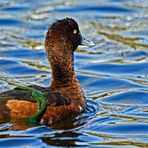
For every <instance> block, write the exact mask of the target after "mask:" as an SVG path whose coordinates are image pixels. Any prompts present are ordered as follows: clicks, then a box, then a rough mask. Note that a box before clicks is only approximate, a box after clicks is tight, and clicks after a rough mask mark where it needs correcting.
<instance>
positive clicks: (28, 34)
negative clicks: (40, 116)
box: [0, 0, 148, 148]
mask: <svg viewBox="0 0 148 148" xmlns="http://www.w3.org/2000/svg"><path fill="white" fill-rule="evenodd" d="M64 17H72V18H75V19H76V20H77V21H78V23H79V25H80V30H81V32H82V34H83V35H84V36H85V37H87V38H89V39H91V40H93V41H94V42H95V43H96V46H95V47H93V48H86V47H79V48H78V49H77V51H76V53H75V70H76V73H77V77H78V79H79V81H80V83H81V85H82V86H83V88H84V91H85V94H86V97H87V102H88V109H87V110H88V111H87V112H86V113H83V114H81V115H79V116H78V117H76V118H74V119H68V120H66V121H61V122H59V123H57V124H54V125H52V126H51V127H48V126H45V125H30V124H27V123H23V122H21V121H12V122H8V121H6V120H1V121H0V147H15V148H16V147H54V146H55V147H57V146H61V147H64V146H66V147H68V146H75V147H78V146H82V147H85V146H86V147H101V148H102V147H105V148H106V147H128V148H129V147H148V1H147V0H140V1H139V0H120V1H117V0H92V1H89V0H81V1H80V0H79V1H78V0H65V1H64V0H59V1H56V0H50V1H44V0H40V1H37V0H36V1H35V0H28V1H27V0H0V34H1V35H0V92H4V91H7V90H10V89H13V88H14V86H13V85H11V84H10V82H12V81H13V82H20V83H21V84H37V85H40V86H48V85H49V83H50V78H51V69H50V67H49V65H48V61H47V58H46V54H45V51H44V35H45V32H46V30H47V27H48V26H49V25H50V24H51V23H52V22H53V21H55V20H56V19H61V18H64Z"/></svg>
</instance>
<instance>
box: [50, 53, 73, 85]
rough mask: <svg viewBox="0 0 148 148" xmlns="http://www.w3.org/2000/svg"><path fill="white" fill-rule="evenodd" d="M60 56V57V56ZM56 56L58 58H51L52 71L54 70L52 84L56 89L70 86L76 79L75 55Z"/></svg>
mask: <svg viewBox="0 0 148 148" xmlns="http://www.w3.org/2000/svg"><path fill="white" fill-rule="evenodd" d="M59 54H60V55H59ZM59 54H55V55H58V56H55V55H54V56H53V57H51V58H52V60H50V63H51V69H52V83H51V85H54V86H55V87H60V86H62V87H63V86H67V85H68V86H69V85H71V83H72V81H73V78H75V72H74V58H73V56H74V55H73V54H69V53H64V55H61V54H62V53H59Z"/></svg>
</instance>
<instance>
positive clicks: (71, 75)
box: [0, 18, 94, 123]
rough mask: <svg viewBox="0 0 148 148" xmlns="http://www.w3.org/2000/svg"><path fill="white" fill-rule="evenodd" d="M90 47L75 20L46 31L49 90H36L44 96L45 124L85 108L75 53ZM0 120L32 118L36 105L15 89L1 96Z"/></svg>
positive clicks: (24, 92) (26, 95) (58, 23)
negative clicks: (76, 68)
mask: <svg viewBox="0 0 148 148" xmlns="http://www.w3.org/2000/svg"><path fill="white" fill-rule="evenodd" d="M82 44H84V45H88V46H93V45H94V44H93V43H92V42H91V41H88V40H85V39H84V38H82V36H81V33H80V31H79V27H78V24H77V22H76V21H75V20H73V19H70V18H66V19H63V20H58V21H57V22H55V23H53V24H52V25H51V27H49V29H48V31H47V34H46V39H45V48H46V52H47V56H48V60H49V62H50V64H51V69H52V82H51V85H50V86H49V87H48V88H42V87H39V86H35V88H36V89H38V90H41V91H42V92H44V93H45V95H46V98H47V108H46V111H45V113H44V115H43V117H42V118H43V119H44V120H46V121H48V123H53V122H56V121H59V120H61V119H63V118H66V117H69V116H73V115H77V114H79V113H81V112H83V111H84V110H85V108H86V101H85V97H84V94H83V90H82V89H81V86H80V84H79V81H78V80H77V78H76V76H75V72H74V57H73V56H74V51H75V50H76V48H77V47H78V45H82ZM0 106H1V108H0V118H6V117H10V118H22V117H29V116H32V115H34V114H35V113H36V112H37V104H36V102H35V101H34V100H33V98H32V97H31V92H30V91H27V90H20V89H15V90H12V91H8V92H4V93H1V94H0Z"/></svg>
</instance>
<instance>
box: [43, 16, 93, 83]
mask: <svg viewBox="0 0 148 148" xmlns="http://www.w3.org/2000/svg"><path fill="white" fill-rule="evenodd" d="M84 43H85V44H87V45H88V46H93V45H94V44H93V42H91V41H88V40H86V39H84V38H83V37H82V35H81V33H80V31H79V27H78V24H77V22H76V21H75V20H74V19H71V18H66V19H62V20H57V21H56V22H55V23H53V24H52V25H51V26H50V27H49V28H48V31H47V34H46V38H45V49H46V52H47V55H48V60H49V62H50V64H51V68H52V75H53V80H57V81H59V82H60V83H65V82H67V81H69V79H70V78H71V77H73V76H74V68H73V53H74V51H75V50H76V48H77V47H78V45H83V44H84Z"/></svg>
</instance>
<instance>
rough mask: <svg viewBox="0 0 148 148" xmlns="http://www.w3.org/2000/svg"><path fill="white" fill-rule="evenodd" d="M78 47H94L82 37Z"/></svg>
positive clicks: (92, 43) (93, 44)
mask: <svg viewBox="0 0 148 148" xmlns="http://www.w3.org/2000/svg"><path fill="white" fill-rule="evenodd" d="M80 45H84V46H88V47H93V46H95V43H94V42H92V41H90V40H87V39H85V38H84V37H82V38H81V42H80Z"/></svg>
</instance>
